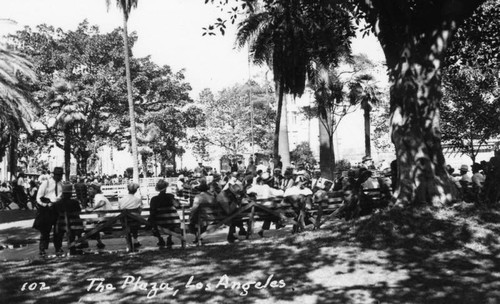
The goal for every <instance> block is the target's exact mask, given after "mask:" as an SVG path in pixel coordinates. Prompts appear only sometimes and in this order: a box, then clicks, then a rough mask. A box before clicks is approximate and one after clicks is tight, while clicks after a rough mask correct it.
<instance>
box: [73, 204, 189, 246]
mask: <svg viewBox="0 0 500 304" xmlns="http://www.w3.org/2000/svg"><path fill="white" fill-rule="evenodd" d="M77 216H78V217H79V218H76V217H77ZM147 217H149V208H145V209H142V211H141V214H140V215H138V214H135V213H132V212H130V210H126V209H125V210H106V211H93V212H87V211H82V212H80V213H78V214H71V213H68V212H65V214H64V222H65V223H64V227H65V230H66V238H67V240H68V248H72V247H74V246H77V245H79V244H82V243H84V242H86V241H87V240H88V239H89V238H91V237H92V236H94V235H95V234H97V233H100V232H102V233H104V234H113V233H114V232H118V233H119V234H120V235H125V236H126V240H127V248H128V250H129V251H130V252H133V251H134V250H135V248H134V244H133V242H132V238H131V232H132V230H133V229H134V228H136V229H139V230H148V229H149V228H157V229H158V231H161V232H163V233H164V234H168V235H171V236H174V237H176V238H178V239H180V240H181V246H182V248H185V243H186V240H185V236H186V225H187V224H188V223H189V221H188V217H189V210H186V206H185V205H181V209H180V210H176V211H173V212H171V213H164V214H162V215H161V216H160V220H156V221H155V222H154V223H152V222H149V221H148V220H147V219H146V218H147ZM177 224H178V225H179V227H180V229H181V231H180V233H179V232H178V231H172V230H170V229H168V228H165V227H162V225H168V226H171V225H177ZM78 231H83V236H81V237H80V238H79V239H78V240H76V241H74V242H71V241H70V240H71V234H72V233H75V232H78Z"/></svg>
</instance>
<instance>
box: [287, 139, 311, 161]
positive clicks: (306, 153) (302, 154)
mask: <svg viewBox="0 0 500 304" xmlns="http://www.w3.org/2000/svg"><path fill="white" fill-rule="evenodd" d="M290 158H291V160H292V161H293V162H295V163H296V164H299V163H303V164H309V165H311V166H314V165H316V163H317V161H316V159H315V158H314V155H313V152H312V150H311V147H310V146H309V143H308V142H302V143H300V144H298V145H297V146H296V147H295V149H293V151H291V152H290Z"/></svg>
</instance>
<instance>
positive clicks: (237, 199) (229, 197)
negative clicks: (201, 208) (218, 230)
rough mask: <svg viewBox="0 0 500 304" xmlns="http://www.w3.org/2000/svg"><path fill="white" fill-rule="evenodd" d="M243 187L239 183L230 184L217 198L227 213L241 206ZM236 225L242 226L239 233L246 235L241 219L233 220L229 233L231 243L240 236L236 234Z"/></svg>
mask: <svg viewBox="0 0 500 304" xmlns="http://www.w3.org/2000/svg"><path fill="white" fill-rule="evenodd" d="M242 191H243V187H242V186H240V185H238V184H232V185H230V186H229V187H228V188H227V189H226V190H222V191H221V192H220V193H219V194H218V195H217V198H216V201H217V203H218V204H219V206H221V208H222V210H223V211H224V213H225V215H227V216H230V215H231V214H233V213H234V212H236V210H238V208H239V207H240V206H241V194H242ZM236 227H238V228H240V232H239V233H238V235H246V234H247V232H246V230H245V227H243V222H242V221H241V220H232V221H231V224H230V225H229V233H228V234H227V241H228V242H229V243H234V241H235V240H237V239H238V238H237V237H235V236H234V233H235V232H236Z"/></svg>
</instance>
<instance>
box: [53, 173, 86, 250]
mask: <svg viewBox="0 0 500 304" xmlns="http://www.w3.org/2000/svg"><path fill="white" fill-rule="evenodd" d="M72 195H73V185H72V184H69V183H68V184H63V185H62V197H61V200H59V201H58V202H56V203H55V209H56V211H57V214H58V218H57V229H56V230H57V233H55V234H54V246H55V247H56V248H62V240H63V237H64V233H68V235H69V242H70V243H72V242H74V241H75V238H76V236H78V237H79V236H80V235H81V233H82V232H83V229H71V228H70V231H67V228H68V227H72V226H73V227H75V226H77V227H78V226H83V223H82V222H81V219H80V211H81V208H80V203H79V202H78V201H77V200H75V199H72V198H71V196H72ZM66 217H67V219H68V223H66ZM82 228H83V227H82ZM69 250H70V254H76V248H75V247H72V248H70V249H69ZM59 251H60V252H62V249H60V250H59Z"/></svg>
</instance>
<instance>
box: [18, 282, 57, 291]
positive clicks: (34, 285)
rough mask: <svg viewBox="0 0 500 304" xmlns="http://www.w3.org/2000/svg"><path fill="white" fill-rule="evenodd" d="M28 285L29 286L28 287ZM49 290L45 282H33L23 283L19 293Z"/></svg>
mask: <svg viewBox="0 0 500 304" xmlns="http://www.w3.org/2000/svg"><path fill="white" fill-rule="evenodd" d="M28 284H29V285H28ZM47 289H50V287H49V286H47V284H45V282H38V283H37V282H33V283H24V284H23V287H21V291H26V290H29V291H34V290H47Z"/></svg>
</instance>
